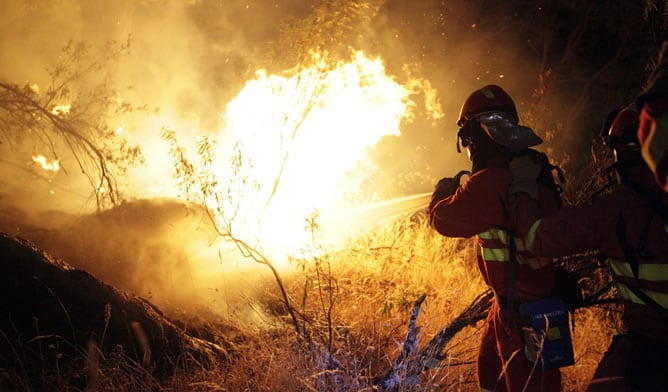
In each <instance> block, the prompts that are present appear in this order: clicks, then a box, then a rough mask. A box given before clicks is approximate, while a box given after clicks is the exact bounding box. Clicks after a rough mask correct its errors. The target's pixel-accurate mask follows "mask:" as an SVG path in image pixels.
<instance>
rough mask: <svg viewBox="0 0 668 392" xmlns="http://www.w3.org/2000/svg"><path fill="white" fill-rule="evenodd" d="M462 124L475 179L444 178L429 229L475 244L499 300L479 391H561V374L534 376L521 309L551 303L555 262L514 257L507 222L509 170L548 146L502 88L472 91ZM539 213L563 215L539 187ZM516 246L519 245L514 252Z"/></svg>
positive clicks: (554, 198)
mask: <svg viewBox="0 0 668 392" xmlns="http://www.w3.org/2000/svg"><path fill="white" fill-rule="evenodd" d="M457 124H458V125H459V127H460V130H459V133H458V135H457V136H458V140H457V142H458V144H457V148H458V150H459V143H461V145H462V146H463V147H465V148H466V149H467V150H468V154H469V158H470V159H471V161H472V163H473V168H472V171H471V176H470V178H469V179H468V180H467V181H466V182H465V183H464V184H462V185H461V186H459V179H458V178H443V179H441V180H440V181H439V182H438V184H437V185H436V189H435V191H434V193H433V195H432V201H431V203H430V205H429V216H430V222H431V225H432V226H433V227H434V228H435V229H436V230H437V231H438V232H439V233H440V234H442V235H444V236H448V237H461V238H468V237H472V236H476V239H477V242H478V265H479V268H480V272H481V273H482V275H483V277H484V279H485V282H486V283H487V285H488V286H489V287H490V288H491V289H492V290H493V291H494V293H495V295H496V300H495V301H494V303H493V305H492V308H491V309H490V311H489V314H488V317H487V320H486V328H485V331H484V333H483V337H482V342H481V347H480V351H479V354H478V360H477V369H478V382H479V385H480V390H481V391H510V392H514V391H524V390H525V391H560V390H561V375H560V371H559V369H552V370H545V371H541V370H539V369H536V367H535V365H534V364H533V363H531V362H530V361H529V360H527V358H526V357H525V356H524V354H523V344H524V343H523V340H522V334H521V330H520V325H519V324H520V323H519V319H518V314H517V311H516V306H517V305H518V304H519V303H521V302H523V301H533V300H537V299H541V298H544V297H546V296H549V294H550V292H551V290H552V288H553V286H554V275H553V270H552V268H553V267H552V264H551V260H549V259H546V258H538V257H535V256H534V255H532V254H531V253H530V252H527V251H526V249H523V248H522V246H521V244H519V246H517V247H516V249H514V252H512V254H514V255H515V256H514V257H513V258H514V259H516V260H510V254H511V252H510V251H509V250H510V247H512V246H514V245H513V244H512V243H511V242H510V241H509V238H512V234H511V233H512V228H511V227H510V222H509V216H508V206H509V200H508V194H509V187H510V185H511V181H512V177H511V173H510V171H509V168H508V163H509V161H510V160H511V158H512V157H513V156H515V155H518V154H523V153H529V152H536V151H535V150H531V149H530V147H533V146H536V145H538V144H540V143H542V140H541V139H540V138H539V137H538V136H537V135H536V134H535V133H534V132H533V130H532V129H531V128H527V127H524V126H521V125H519V118H518V115H517V110H516V107H515V104H514V102H513V100H512V99H511V97H510V96H509V95H508V94H507V93H506V92H505V91H504V90H503V89H502V88H501V87H499V86H496V85H488V86H485V87H483V88H481V89H479V90H476V91H474V92H473V93H472V94H471V95H470V96H469V97H468V98H467V99H466V101H465V102H464V105H463V106H462V109H461V113H460V118H459V121H458V122H457ZM537 194H538V199H539V200H540V203H541V213H543V214H546V215H549V214H552V213H554V212H556V211H557V210H558V209H559V207H560V199H559V195H558V193H555V192H554V190H553V189H549V188H548V187H541V186H539V187H538V190H537ZM515 245H517V244H515Z"/></svg>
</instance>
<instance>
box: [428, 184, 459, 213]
mask: <svg viewBox="0 0 668 392" xmlns="http://www.w3.org/2000/svg"><path fill="white" fill-rule="evenodd" d="M459 181H460V178H459V177H443V178H441V179H440V180H439V181H438V183H437V184H436V187H435V188H434V193H432V194H431V202H430V203H429V211H431V209H432V208H433V207H434V206H435V205H436V203H438V202H439V201H441V200H443V199H445V198H448V197H450V196H452V195H454V194H455V192H456V191H457V188H459Z"/></svg>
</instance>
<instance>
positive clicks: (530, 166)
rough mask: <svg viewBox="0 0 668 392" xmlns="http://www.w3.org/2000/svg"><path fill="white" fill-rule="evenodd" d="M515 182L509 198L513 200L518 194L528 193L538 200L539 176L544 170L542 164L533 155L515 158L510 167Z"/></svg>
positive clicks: (512, 184) (509, 191)
mask: <svg viewBox="0 0 668 392" xmlns="http://www.w3.org/2000/svg"><path fill="white" fill-rule="evenodd" d="M508 166H509V168H510V173H511V174H512V176H513V181H512V182H511V184H510V189H509V190H508V193H509V196H510V197H511V198H513V197H514V196H515V195H516V194H518V193H522V192H523V193H527V194H528V195H529V196H531V197H532V198H534V199H538V182H537V181H536V180H537V179H538V175H539V174H540V171H541V169H542V166H543V165H542V162H540V161H539V160H538V159H537V157H535V156H534V155H533V154H524V155H520V156H518V157H515V158H513V160H511V161H510V164H509V165H508Z"/></svg>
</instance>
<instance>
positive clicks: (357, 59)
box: [152, 52, 441, 260]
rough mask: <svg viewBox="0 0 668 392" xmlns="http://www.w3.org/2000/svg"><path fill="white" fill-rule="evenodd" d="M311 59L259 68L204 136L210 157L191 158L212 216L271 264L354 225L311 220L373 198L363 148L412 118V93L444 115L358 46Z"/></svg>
mask: <svg viewBox="0 0 668 392" xmlns="http://www.w3.org/2000/svg"><path fill="white" fill-rule="evenodd" d="M313 60H314V61H313V64H312V65H311V66H310V67H307V68H302V69H301V70H293V71H290V72H286V73H285V74H281V75H274V74H268V73H267V72H266V71H264V70H260V71H258V72H257V73H256V77H255V78H254V79H253V80H250V81H249V82H248V83H247V84H246V85H245V87H244V88H243V89H242V90H241V92H240V93H239V94H238V96H237V97H235V98H234V99H233V100H232V101H231V102H229V104H228V105H227V106H226V109H225V112H224V113H223V119H224V121H223V123H224V125H223V126H222V127H221V129H220V130H219V131H218V132H217V133H215V134H213V135H210V136H207V137H206V139H204V140H207V144H208V145H211V146H213V148H212V149H211V155H212V157H211V160H210V161H209V162H203V161H201V160H200V161H198V163H197V164H196V166H197V167H198V170H199V171H200V175H201V176H205V177H207V178H215V180H214V181H213V182H212V183H215V184H216V185H215V186H216V187H217V189H216V190H215V192H213V193H212V196H210V198H209V200H207V204H208V205H209V206H215V207H216V208H214V209H212V212H214V213H215V219H217V220H218V221H219V222H221V226H227V224H230V225H231V227H232V231H233V234H234V236H235V237H237V238H240V239H243V240H244V241H245V242H246V243H249V244H253V245H255V244H257V247H258V248H259V250H261V251H262V252H263V253H264V254H266V255H268V256H269V257H271V258H272V259H273V260H287V259H288V257H289V256H303V255H304V252H305V251H306V249H309V250H312V249H313V246H312V245H314V243H315V244H317V245H318V247H323V246H325V247H326V246H328V245H334V244H338V243H340V242H341V241H342V238H341V236H343V235H345V233H348V234H350V233H351V232H352V231H353V230H354V229H355V224H356V222H355V219H350V220H347V221H345V222H342V221H341V220H336V219H327V220H326V221H325V220H323V221H320V220H319V219H317V218H316V220H315V221H314V220H312V218H313V217H316V216H327V217H331V216H335V215H336V214H337V213H338V212H342V213H343V212H346V211H348V210H350V209H353V208H358V207H359V206H362V205H364V204H365V203H369V202H371V201H374V199H373V195H365V194H362V192H361V190H360V189H361V186H362V184H363V182H364V181H365V180H368V179H369V178H371V177H372V176H373V175H374V173H375V172H376V170H378V168H379V167H378V164H377V163H376V162H373V161H372V160H371V158H370V155H369V152H370V149H372V148H373V147H374V146H376V145H377V143H378V142H379V141H380V140H381V139H382V138H384V137H392V136H398V135H400V132H401V130H400V126H401V124H402V122H407V121H412V119H413V112H412V111H413V109H414V108H415V106H416V103H415V101H414V96H415V95H416V94H418V93H420V94H423V96H425V97H427V99H430V98H429V97H431V99H432V102H431V103H430V104H428V105H425V106H427V110H430V111H431V114H432V115H433V116H434V117H438V116H439V115H441V114H440V111H439V110H438V108H439V105H438V104H437V103H436V101H435V99H434V98H435V96H436V94H435V93H434V91H433V90H432V89H431V88H430V86H429V84H428V83H427V82H425V81H423V80H410V81H409V82H407V83H405V84H400V83H398V82H397V81H396V80H395V79H394V78H393V77H391V76H389V75H387V73H386V70H385V67H384V65H383V63H382V61H381V60H379V59H370V58H369V57H367V56H366V55H365V54H364V53H363V52H357V53H356V54H355V55H354V56H353V57H352V60H351V61H350V62H340V63H338V64H337V65H336V66H334V67H326V66H325V61H324V58H323V57H321V56H317V55H316V56H314V57H313ZM177 134H178V136H179V138H180V139H183V135H182V134H179V133H178V132H177ZM201 141H202V140H201V139H200V140H199V142H200V144H201ZM185 142H186V143H188V141H185ZM191 144H196V142H195V143H191ZM193 161H197V159H193ZM169 185H171V186H174V185H173V184H169ZM166 186H168V184H162V187H163V188H164V187H166ZM152 189H155V187H153V188H152ZM163 192H167V191H165V190H164V189H163ZM168 193H172V194H176V193H177V192H176V191H175V190H172V191H171V192H168ZM213 198H215V200H213ZM309 219H311V221H310V222H311V223H310V224H309V223H308V222H309ZM314 223H315V224H314ZM328 225H329V226H328ZM331 225H336V226H337V227H332V226H331ZM341 225H344V226H346V228H344V229H343V230H342V229H341V227H340V226H341ZM316 226H317V228H318V230H313V229H315V228H316ZM335 232H336V233H338V235H337V236H336V237H333V236H332V233H335Z"/></svg>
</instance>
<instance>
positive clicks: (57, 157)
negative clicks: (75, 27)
mask: <svg viewBox="0 0 668 392" xmlns="http://www.w3.org/2000/svg"><path fill="white" fill-rule="evenodd" d="M129 45H130V43H129V41H128V42H125V43H117V42H110V43H108V44H107V45H106V46H105V47H104V48H101V50H99V51H95V50H93V48H91V47H90V46H89V45H86V44H84V43H75V42H70V43H68V44H67V45H66V46H65V47H64V48H63V50H62V53H63V55H62V57H61V61H60V62H59V63H58V64H57V65H56V66H55V67H54V68H53V69H51V70H49V77H50V81H49V84H48V85H47V87H46V88H41V87H40V86H39V85H37V84H25V85H19V84H16V83H12V82H10V81H6V80H0V136H1V137H2V139H0V143H7V144H9V145H10V146H21V145H29V146H31V147H32V149H33V150H35V151H40V152H43V154H44V155H47V156H48V158H47V157H45V156H44V155H42V154H40V156H39V157H40V158H41V159H42V160H45V161H46V160H47V159H51V160H52V161H53V162H58V166H56V167H53V169H54V170H56V169H60V170H63V171H66V170H68V169H67V167H68V165H67V159H66V157H67V158H70V157H71V158H73V160H74V162H75V165H76V166H77V167H78V169H79V170H80V171H81V173H82V174H83V175H85V177H86V178H87V180H88V182H89V183H90V186H91V187H92V189H93V192H94V195H95V199H96V202H97V207H98V209H101V208H103V207H105V206H109V205H115V204H117V203H118V202H119V201H120V194H119V189H118V185H117V175H119V174H122V173H123V172H124V171H125V170H126V169H127V168H128V166H129V165H132V164H136V163H139V162H141V161H142V155H141V151H140V149H139V147H137V146H134V145H131V144H130V143H129V141H128V140H127V139H126V138H125V137H124V136H123V134H122V132H121V130H118V129H112V128H111V127H110V126H109V124H108V121H107V120H108V119H109V117H110V116H111V115H120V114H123V113H128V112H130V111H132V110H133V109H135V108H133V107H132V105H130V104H129V103H127V102H123V101H121V100H120V99H119V98H118V95H117V92H116V91H115V90H114V89H113V88H112V79H111V76H110V74H109V70H110V67H111V65H112V64H113V62H114V61H115V60H117V59H118V57H119V56H121V55H124V54H125V53H127V51H128V49H129Z"/></svg>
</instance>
